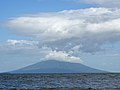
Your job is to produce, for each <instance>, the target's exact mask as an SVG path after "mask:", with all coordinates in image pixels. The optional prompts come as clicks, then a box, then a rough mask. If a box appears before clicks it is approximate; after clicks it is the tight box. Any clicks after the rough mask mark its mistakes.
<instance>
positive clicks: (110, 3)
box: [75, 0, 120, 7]
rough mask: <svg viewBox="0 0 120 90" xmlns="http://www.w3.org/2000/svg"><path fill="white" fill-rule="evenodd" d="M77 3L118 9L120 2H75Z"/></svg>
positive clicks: (101, 0)
mask: <svg viewBox="0 0 120 90" xmlns="http://www.w3.org/2000/svg"><path fill="white" fill-rule="evenodd" d="M75 1H76V2H79V3H87V4H96V5H99V6H103V7H120V0H75Z"/></svg>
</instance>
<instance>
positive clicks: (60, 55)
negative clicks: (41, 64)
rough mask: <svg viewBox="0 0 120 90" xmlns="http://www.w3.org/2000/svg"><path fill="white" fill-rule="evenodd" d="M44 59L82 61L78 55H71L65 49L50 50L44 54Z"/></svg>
mask: <svg viewBox="0 0 120 90" xmlns="http://www.w3.org/2000/svg"><path fill="white" fill-rule="evenodd" d="M45 60H59V61H66V62H75V63H82V60H81V59H80V58H79V57H75V56H71V55H70V54H68V53H66V52H65V51H51V52H50V53H49V54H47V55H46V57H45Z"/></svg>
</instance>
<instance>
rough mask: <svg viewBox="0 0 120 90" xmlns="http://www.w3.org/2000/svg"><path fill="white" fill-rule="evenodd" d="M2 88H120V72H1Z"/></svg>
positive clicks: (82, 89) (3, 89)
mask: <svg viewBox="0 0 120 90" xmlns="http://www.w3.org/2000/svg"><path fill="white" fill-rule="evenodd" d="M0 90H120V74H0Z"/></svg>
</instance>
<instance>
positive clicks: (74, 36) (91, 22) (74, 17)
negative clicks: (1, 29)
mask: <svg viewBox="0 0 120 90" xmlns="http://www.w3.org/2000/svg"><path fill="white" fill-rule="evenodd" d="M7 26H8V27H9V28H11V30H12V31H14V32H15V33H16V34H18V35H23V36H29V37H32V38H34V39H35V40H38V41H39V45H38V46H39V47H40V48H41V47H43V46H47V47H50V48H52V49H53V50H59V51H67V52H69V51H71V50H72V49H73V48H74V47H76V46H79V47H78V48H77V49H78V50H79V51H81V52H89V53H92V52H98V51H101V50H103V48H102V46H103V45H105V44H113V43H116V42H119V41H120V9H108V8H88V9H79V10H64V11H60V12H53V13H41V14H37V15H32V16H22V17H17V18H13V19H10V20H9V21H8V22H7Z"/></svg>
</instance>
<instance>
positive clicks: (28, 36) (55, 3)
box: [0, 0, 120, 72]
mask: <svg viewBox="0 0 120 90" xmlns="http://www.w3.org/2000/svg"><path fill="white" fill-rule="evenodd" d="M119 5H120V2H119V1H118V0H115V1H114V2H112V1H111V0H110V1H109V0H106V1H104V0H100V1H95V0H19V1H18V0H1V1H0V13H1V14H0V54H1V55H0V72H6V71H11V70H15V69H18V68H21V67H25V66H27V65H30V64H33V63H36V62H39V61H41V60H42V59H63V60H64V61H69V62H78V63H83V64H85V65H88V66H91V67H94V68H98V69H102V70H107V71H115V72H119V71H120V69H119V68H120V67H119V64H120V60H119V59H120V54H119V53H120V46H119V45H120V43H119V42H120V40H119V39H120V34H119V33H120V31H119V29H120V27H119V21H120V20H119V19H120V17H119V14H120V9H119ZM111 23H112V25H111ZM50 33H51V34H50ZM62 46H63V47H62ZM63 48H64V49H63ZM53 55H54V57H53ZM68 59H69V60H68Z"/></svg>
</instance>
